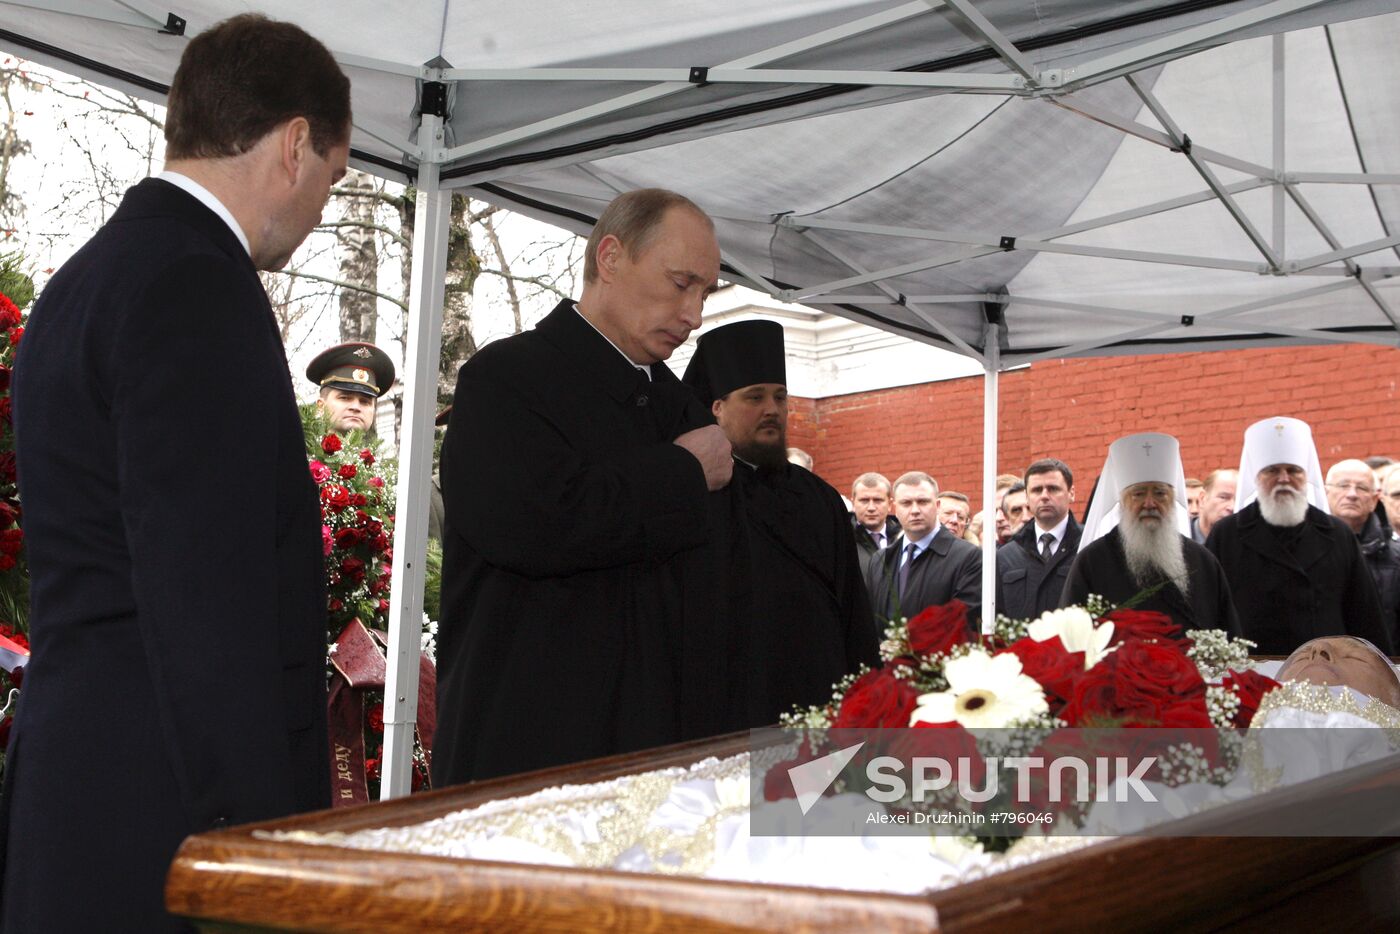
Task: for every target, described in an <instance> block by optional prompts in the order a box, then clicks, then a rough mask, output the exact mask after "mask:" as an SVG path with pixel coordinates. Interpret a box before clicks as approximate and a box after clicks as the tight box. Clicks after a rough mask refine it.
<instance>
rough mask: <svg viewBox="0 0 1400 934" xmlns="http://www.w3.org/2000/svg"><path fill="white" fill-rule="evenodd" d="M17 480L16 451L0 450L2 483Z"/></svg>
mask: <svg viewBox="0 0 1400 934" xmlns="http://www.w3.org/2000/svg"><path fill="white" fill-rule="evenodd" d="M14 482H15V452H14V451H0V483H14Z"/></svg>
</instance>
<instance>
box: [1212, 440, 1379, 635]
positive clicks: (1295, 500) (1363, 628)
mask: <svg viewBox="0 0 1400 934" xmlns="http://www.w3.org/2000/svg"><path fill="white" fill-rule="evenodd" d="M1236 496H1237V500H1236V501H1237V504H1238V505H1237V507H1236V510H1235V514H1234V515H1232V516H1226V517H1225V518H1223V519H1221V520H1220V521H1219V522H1217V523H1216V524H1215V527H1214V528H1213V529H1212V530H1211V533H1210V537H1209V538H1207V539H1206V548H1208V549H1210V552H1211V553H1212V554H1213V555H1215V556H1216V558H1217V559H1218V560H1219V561H1220V566H1221V567H1222V568H1224V569H1225V576H1226V578H1227V579H1228V580H1229V581H1230V588H1231V590H1232V591H1233V593H1234V595H1235V600H1236V602H1237V604H1238V605H1239V608H1240V621H1241V623H1242V624H1243V625H1242V628H1243V633H1242V634H1243V635H1244V637H1245V638H1246V639H1250V640H1252V641H1254V642H1255V643H1256V644H1257V645H1258V648H1257V649H1255V651H1256V652H1257V653H1258V654H1260V655H1288V654H1289V653H1291V652H1292V651H1293V650H1294V649H1296V648H1298V646H1300V645H1302V644H1303V643H1305V642H1307V641H1309V640H1311V639H1316V638H1318V637H1319V636H1343V635H1347V636H1359V637H1360V638H1363V639H1367V640H1369V641H1371V642H1372V643H1374V644H1375V645H1377V646H1379V647H1380V648H1381V649H1382V650H1383V651H1385V652H1387V653H1389V652H1390V651H1392V649H1393V646H1392V645H1391V643H1390V633H1389V631H1388V629H1387V627H1386V625H1385V623H1384V621H1383V620H1382V618H1381V604H1380V598H1379V596H1378V595H1377V593H1376V585H1375V581H1374V580H1373V579H1372V578H1371V572H1370V571H1369V570H1368V569H1367V567H1366V560H1365V558H1364V557H1363V556H1362V554H1361V548H1360V546H1359V545H1358V544H1357V541H1356V535H1355V534H1353V533H1352V531H1351V529H1350V528H1349V527H1348V526H1347V525H1346V524H1345V523H1344V522H1342V521H1341V520H1340V519H1338V518H1337V517H1335V516H1333V515H1330V514H1329V513H1328V512H1327V509H1328V503H1327V494H1326V491H1325V487H1324V483H1323V475H1322V467H1321V465H1320V464H1319V463H1318V459H1317V448H1316V445H1315V444H1314V443H1313V437H1312V429H1311V427H1309V425H1308V424H1307V423H1306V422H1303V421H1300V420H1298V419H1296V418H1284V417H1278V418H1266V419H1263V420H1262V421H1259V422H1256V423H1254V424H1253V425H1251V426H1249V428H1247V429H1246V430H1245V435H1244V450H1243V452H1242V454H1241V457H1240V475H1239V486H1238V488H1237V491H1236Z"/></svg>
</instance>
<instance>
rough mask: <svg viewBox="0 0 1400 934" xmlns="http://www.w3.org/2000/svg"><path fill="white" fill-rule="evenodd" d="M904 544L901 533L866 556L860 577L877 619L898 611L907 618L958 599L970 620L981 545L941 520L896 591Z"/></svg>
mask: <svg viewBox="0 0 1400 934" xmlns="http://www.w3.org/2000/svg"><path fill="white" fill-rule="evenodd" d="M907 544H908V542H907V541H906V540H905V538H904V536H903V535H902V534H901V535H900V537H899V538H898V539H896V540H895V541H894V542H892V543H891V544H890V546H889V547H888V548H886V549H885V550H884V551H882V552H880V554H879V555H877V556H876V559H875V560H874V561H872V562H870V570H869V571H868V572H867V574H866V578H865V582H866V589H867V590H868V591H869V592H870V603H871V606H872V607H873V608H874V610H875V619H876V621H878V622H879V623H881V624H882V625H883V624H884V623H886V622H888V621H889V620H892V619H896V618H898V617H900V616H905V617H911V618H912V617H913V616H914V614H916V613H918V612H919V611H920V610H922V609H924V608H925V607H930V606H940V605H942V604H944V603H947V602H948V601H950V600H961V601H963V602H964V603H966V604H967V610H968V613H967V615H968V622H969V624H975V622H976V621H977V620H978V619H979V617H980V614H981V607H982V550H981V549H980V548H978V547H977V546H976V545H974V544H972V543H971V542H968V541H964V540H963V539H961V538H958V537H957V536H955V535H954V534H953V533H952V532H949V531H948V530H947V529H946V528H944V527H943V526H941V525H940V526H939V527H938V533H937V534H936V535H934V536H933V540H932V541H930V542H929V544H928V547H927V548H925V549H924V550H923V551H921V552H919V554H918V556H916V557H915V558H914V564H913V565H912V566H911V567H910V568H909V582H908V585H907V586H906V587H905V590H904V595H903V597H901V596H900V594H899V592H898V589H899V588H898V584H897V581H898V568H899V561H900V557H901V555H902V553H903V551H904V546H905V545H907Z"/></svg>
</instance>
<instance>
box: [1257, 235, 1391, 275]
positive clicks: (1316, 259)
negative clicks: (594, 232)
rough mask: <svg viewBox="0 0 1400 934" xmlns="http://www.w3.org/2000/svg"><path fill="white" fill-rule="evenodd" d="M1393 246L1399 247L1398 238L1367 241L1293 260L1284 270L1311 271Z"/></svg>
mask: <svg viewBox="0 0 1400 934" xmlns="http://www.w3.org/2000/svg"><path fill="white" fill-rule="evenodd" d="M1393 246H1400V236H1394V237H1381V238H1380V239H1378V240H1368V241H1366V242H1365V243H1358V244H1357V245H1356V246H1349V247H1343V248H1342V249H1338V250H1332V251H1331V252H1330V253H1319V254H1318V255H1317V256H1309V257H1308V258H1306V259H1300V260H1295V261H1294V262H1291V263H1288V264H1287V265H1286V266H1285V267H1284V268H1285V269H1286V270H1287V271H1288V272H1290V273H1292V272H1302V271H1303V270H1305V269H1312V268H1313V267H1314V266H1325V265H1327V264H1328V263H1335V262H1336V261H1337V260H1339V259H1351V258H1352V257H1353V256H1365V255H1366V254H1367V253H1377V252H1379V251H1381V250H1388V249H1390V248H1391V247H1393Z"/></svg>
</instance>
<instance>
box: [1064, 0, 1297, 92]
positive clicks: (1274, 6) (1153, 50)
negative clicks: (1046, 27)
mask: <svg viewBox="0 0 1400 934" xmlns="http://www.w3.org/2000/svg"><path fill="white" fill-rule="evenodd" d="M1322 2H1323V0H1275V2H1273V3H1266V4H1264V5H1263V6H1259V7H1255V8H1254V9H1252V10H1245V11H1244V12H1242V13H1236V14H1235V15H1234V16H1226V17H1224V18H1223V19H1218V20H1215V21H1214V22H1210V23H1203V24H1202V25H1200V26H1193V27H1191V28H1189V29H1183V30H1181V31H1179V32H1174V33H1172V34H1170V35H1168V36H1165V37H1164V38H1161V39H1156V40H1154V41H1151V42H1144V43H1143V44H1142V45H1137V46H1132V47H1130V48H1127V49H1125V50H1123V51H1122V52H1115V53H1113V54H1112V55H1105V56H1104V57H1103V58H1100V59H1096V60H1094V61H1089V62H1085V63H1083V64H1082V65H1076V66H1075V67H1073V68H1066V69H1064V72H1063V79H1062V80H1063V83H1064V84H1066V85H1080V84H1087V83H1094V82H1100V81H1106V80H1108V79H1110V78H1115V77H1118V76H1120V75H1122V74H1123V73H1124V72H1130V71H1140V70H1141V69H1143V68H1147V67H1149V66H1151V65H1155V64H1159V63H1160V62H1163V61H1167V60H1168V59H1172V58H1180V57H1181V56H1183V55H1188V54H1190V53H1191V52H1194V51H1196V49H1197V48H1198V47H1201V46H1204V45H1220V44H1221V42H1220V41H1219V40H1221V39H1222V38H1223V37H1224V36H1228V35H1229V34H1230V33H1232V32H1237V31H1239V30H1241V29H1246V28H1248V27H1250V26H1253V25H1255V24H1257V23H1263V22H1267V21H1268V20H1271V19H1276V18H1278V17H1280V16H1286V15H1288V14H1289V13H1296V12H1297V11H1299V10H1306V9H1307V8H1308V7H1313V6H1317V5H1319V4H1320V3H1322Z"/></svg>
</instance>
